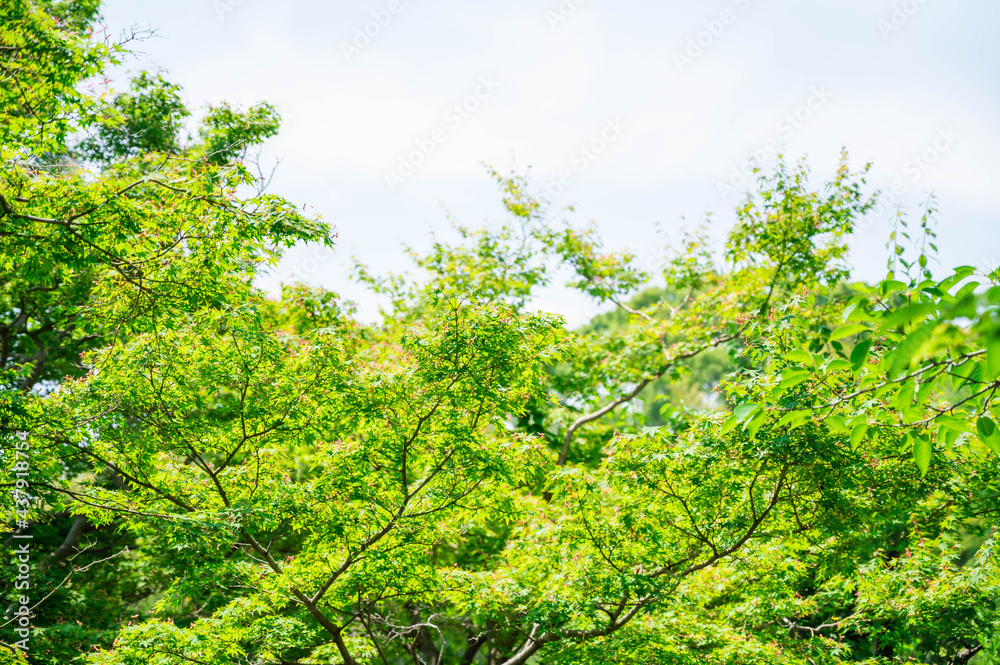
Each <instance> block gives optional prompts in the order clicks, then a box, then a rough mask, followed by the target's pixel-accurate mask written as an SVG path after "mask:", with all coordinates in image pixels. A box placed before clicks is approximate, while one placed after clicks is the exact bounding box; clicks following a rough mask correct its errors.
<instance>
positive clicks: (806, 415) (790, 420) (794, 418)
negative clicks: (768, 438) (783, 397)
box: [776, 409, 812, 429]
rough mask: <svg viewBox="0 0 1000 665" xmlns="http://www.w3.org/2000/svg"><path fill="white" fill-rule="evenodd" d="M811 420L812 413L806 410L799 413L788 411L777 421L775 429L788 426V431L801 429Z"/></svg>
mask: <svg viewBox="0 0 1000 665" xmlns="http://www.w3.org/2000/svg"><path fill="white" fill-rule="evenodd" d="M810 420H812V411H809V410H808V409H805V410H801V411H790V412H788V413H786V414H785V415H784V416H782V417H781V420H779V421H778V423H777V425H776V427H784V426H785V425H788V426H789V429H795V428H796V427H801V426H802V425H804V424H805V423H806V422H808V421H810Z"/></svg>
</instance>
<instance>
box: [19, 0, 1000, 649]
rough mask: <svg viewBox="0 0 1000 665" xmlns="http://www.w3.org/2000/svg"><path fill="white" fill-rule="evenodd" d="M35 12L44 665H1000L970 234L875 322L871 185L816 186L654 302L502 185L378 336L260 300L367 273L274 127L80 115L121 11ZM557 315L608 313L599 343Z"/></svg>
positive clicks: (686, 273)
mask: <svg viewBox="0 0 1000 665" xmlns="http://www.w3.org/2000/svg"><path fill="white" fill-rule="evenodd" d="M11 7H12V9H7V8H5V9H4V10H3V11H6V12H8V13H9V15H10V20H9V21H8V20H5V21H4V24H3V31H4V32H3V33H2V35H3V40H4V41H3V42H2V43H3V44H7V45H14V46H16V47H17V48H21V49H36V51H35V52H34V55H33V56H32V57H31V58H27V60H28V61H30V62H31V63H33V64H32V65H31V66H32V67H35V68H37V71H38V72H41V73H39V75H38V77H36V78H34V79H24V80H25V81H28V83H26V85H28V86H29V88H30V89H28V90H26V91H22V92H20V93H18V94H19V95H20V96H19V97H17V96H8V97H5V98H4V106H3V113H4V119H5V122H6V124H5V125H4V127H5V130H4V131H7V132H8V133H7V134H5V135H4V136H5V142H4V145H5V148H4V150H5V152H4V163H3V165H2V171H0V195H2V199H0V202H2V204H3V210H2V214H0V245H2V248H3V257H4V258H3V264H2V265H0V274H2V276H3V289H4V290H3V306H2V308H0V313H2V316H3V317H4V319H3V324H2V325H3V327H2V329H0V332H2V335H3V337H2V340H3V354H4V355H3V363H4V365H3V370H4V372H5V374H4V379H3V386H2V388H3V400H4V401H3V405H2V406H3V409H4V411H3V418H4V422H3V425H4V430H3V436H4V444H3V451H2V459H0V462H2V463H3V469H4V471H3V473H4V474H5V475H4V480H3V483H4V484H5V488H8V489H9V488H12V487H13V485H14V484H15V482H16V479H15V478H14V476H12V475H11V467H12V461H13V457H14V455H15V454H16V452H15V451H16V449H17V446H18V445H21V449H22V450H23V449H25V445H26V446H27V450H29V451H30V452H28V453H22V454H24V455H27V456H28V458H29V459H30V467H31V487H30V490H29V493H28V494H30V496H29V498H30V501H28V500H27V499H25V501H24V502H26V503H28V504H30V512H31V520H32V524H31V525H30V527H29V526H25V525H18V524H16V523H15V522H14V521H11V522H9V525H10V527H11V529H12V530H16V531H18V532H19V533H20V534H23V533H26V532H28V531H30V532H31V533H32V535H33V536H34V540H33V542H34V544H35V547H36V551H37V552H38V556H37V558H36V570H35V572H34V573H33V575H34V577H33V582H32V583H33V584H34V588H33V590H32V602H33V612H34V618H33V622H34V625H35V626H36V631H35V632H34V634H33V636H32V642H31V649H30V650H29V652H28V654H27V659H28V662H31V663H46V664H49V663H60V664H61V663H67V662H78V663H83V662H89V663H93V664H94V665H137V664H139V663H142V664H151V665H180V664H181V663H203V664H213V665H223V664H226V665H228V664H230V663H255V664H264V663H280V664H282V665H284V664H287V663H301V664H303V665H306V664H320V663H344V664H345V665H350V664H354V663H383V664H384V665H389V664H390V663H393V664H397V663H416V664H424V665H431V664H433V665H443V664H445V663H454V664H462V665H472V664H476V663H478V664H487V665H524V664H526V663H552V664H560V665H571V664H579V665H583V664H588V665H590V664H597V663H651V664H652V663H719V664H722V663H747V664H750V663H754V664H765V663H774V664H777V663H801V664H802V665H806V664H807V663H808V664H810V665H818V664H821V663H822V664H828V665H833V664H836V663H850V662H867V663H893V662H906V661H909V662H916V661H919V662H927V663H941V664H944V663H949V664H957V663H969V662H976V663H980V664H982V663H991V662H1000V661H998V659H1000V641H998V640H997V639H996V637H995V636H996V635H997V634H998V628H1000V615H998V614H997V605H996V603H997V599H998V586H1000V568H998V565H997V560H996V557H995V555H994V553H995V549H996V533H995V517H996V515H997V512H998V510H1000V504H998V498H1000V477H998V470H1000V466H998V465H997V455H998V454H1000V428H998V425H997V423H998V422H1000V404H998V403H997V401H996V398H995V395H996V392H997V390H998V389H1000V286H998V283H1000V272H993V273H991V274H982V273H981V272H980V271H977V270H976V269H974V268H971V267H959V268H957V269H954V270H949V271H943V272H941V273H940V274H937V275H935V274H934V273H933V271H932V269H931V266H932V264H933V263H934V250H935V248H934V243H933V241H934V236H933V213H934V210H933V205H932V204H929V205H928V209H927V214H926V215H925V216H924V217H923V219H922V220H921V221H920V224H919V227H918V228H919V232H917V231H916V230H914V231H913V232H912V233H911V231H910V228H909V227H908V226H907V225H906V220H905V219H900V220H899V222H898V224H897V228H896V230H895V232H894V235H893V236H892V238H890V248H891V249H890V272H889V274H888V275H887V276H886V278H885V279H884V280H882V281H881V282H879V283H877V284H873V285H871V284H863V283H855V282H852V281H851V279H850V273H849V265H848V263H847V245H846V242H847V239H848V237H849V235H850V234H851V232H852V231H853V230H854V227H855V224H856V223H857V222H858V220H860V219H861V218H862V216H864V215H865V213H866V212H868V211H869V209H870V207H871V205H872V199H871V198H869V197H867V195H866V193H865V192H866V191H867V190H866V187H865V182H864V175H865V172H866V170H862V171H861V172H852V171H851V170H850V169H849V167H848V162H847V159H846V156H845V157H844V159H843V160H842V162H841V164H840V166H839V168H838V170H837V172H836V174H835V175H834V177H833V179H832V180H831V182H829V183H827V184H826V186H825V187H824V188H823V189H820V190H817V189H815V188H814V187H812V186H811V184H810V177H809V173H808V172H807V170H806V169H805V167H804V166H796V167H789V166H787V165H785V164H784V163H782V164H780V165H779V166H778V167H777V169H776V170H775V171H774V172H772V173H767V174H762V175H761V179H760V181H759V183H758V184H759V187H758V191H757V192H756V193H755V194H752V195H751V196H749V197H748V199H747V200H746V202H745V203H744V204H743V205H741V206H740V207H739V208H738V209H737V222H736V224H735V225H734V226H733V227H732V228H731V229H729V230H728V233H727V240H726V242H725V244H724V246H723V247H722V248H721V251H720V252H716V251H714V248H713V247H712V246H711V244H710V243H708V242H707V241H706V240H705V236H704V234H700V233H696V234H693V235H690V236H687V237H685V238H684V239H683V240H682V242H681V243H680V245H679V246H677V247H675V248H674V249H673V254H672V258H671V259H670V260H669V261H667V262H665V264H664V265H663V266H662V267H661V269H659V270H657V271H655V274H651V271H648V270H642V269H640V268H639V267H638V266H637V265H636V262H635V260H634V257H632V256H631V255H630V254H628V253H614V252H609V251H607V250H606V249H605V248H604V247H603V245H602V242H601V239H600V238H599V236H598V234H597V233H596V231H595V230H594V229H593V228H583V229H581V228H577V227H575V226H573V225H572V224H569V223H568V222H566V221H565V220H564V219H563V218H562V216H561V215H558V214H556V215H554V216H553V215H551V214H550V213H551V211H548V210H546V209H545V206H544V205H543V204H542V203H541V202H540V201H539V200H538V199H536V198H535V197H533V196H532V194H531V183H530V181H529V180H528V179H527V178H526V177H523V176H517V175H515V176H507V175H503V174H500V173H497V172H495V171H491V172H490V173H491V175H492V176H493V177H494V178H495V179H496V181H497V183H498V185H499V187H500V190H501V196H502V198H503V201H504V204H505V206H506V210H507V212H508V213H509V216H508V218H506V219H504V220H501V221H499V222H495V223H493V224H492V225H490V226H487V227H485V228H482V229H471V228H466V227H461V226H459V227H457V228H456V233H455V234H454V235H455V241H454V242H446V241H438V242H436V243H435V244H434V245H432V247H431V249H430V251H429V252H428V253H426V254H423V255H420V254H416V253H414V254H413V259H414V268H415V272H414V273H413V274H398V275H375V274H372V272H371V271H370V270H368V269H367V268H365V267H364V266H358V269H357V271H356V274H357V278H358V279H359V281H360V282H361V283H363V284H366V285H368V286H370V287H371V288H372V289H373V290H374V291H375V292H377V293H379V294H382V295H383V296H386V306H385V309H384V311H383V312H382V315H381V316H380V317H379V319H378V320H377V321H374V322H365V321H361V320H358V319H357V318H356V317H355V316H354V313H353V309H352V307H351V305H350V303H346V302H344V301H342V300H341V299H340V298H338V297H337V296H336V294H333V293H330V292H327V291H324V290H321V289H312V288H309V287H306V286H304V285H286V286H285V288H284V290H283V293H282V295H281V297H280V298H276V299H270V298H268V297H266V296H265V295H264V294H263V293H261V292H260V291H259V290H257V289H256V288H255V287H254V285H253V280H254V279H255V277H256V276H257V275H259V274H260V271H262V270H266V269H267V267H268V266H269V265H273V264H274V262H275V261H277V260H278V258H279V257H280V249H281V248H282V247H285V246H289V245H292V244H294V243H297V242H304V241H305V242H308V241H314V242H322V243H327V244H330V243H331V242H332V232H331V230H330V228H329V227H328V226H326V225H325V224H324V223H322V222H321V221H319V220H315V219H311V218H307V217H304V216H303V215H301V214H300V213H299V212H298V210H299V208H298V207H297V206H294V205H292V204H291V203H289V202H287V201H285V200H284V199H282V198H280V197H278V196H276V195H273V194H270V193H268V192H266V191H265V189H264V187H263V185H262V183H261V182H260V178H259V174H258V176H255V175H253V174H252V173H251V170H250V167H251V166H252V164H249V163H248V160H247V154H248V153H247V148H248V147H249V146H253V145H256V144H258V143H259V142H260V141H262V140H264V139H266V138H267V137H269V136H272V135H273V134H274V133H275V132H276V131H277V129H278V118H277V114H276V113H275V112H274V109H272V108H271V107H269V106H267V105H266V104H261V105H258V106H255V107H252V108H251V109H249V110H247V111H245V112H244V111H240V110H239V109H236V108H233V107H230V106H227V105H225V104H220V105H218V106H215V107H213V108H211V109H209V110H208V112H207V114H206V116H205V117H204V118H203V119H202V120H201V122H200V124H199V126H198V128H197V129H196V131H194V132H193V133H192V134H191V135H190V136H187V135H183V134H184V124H183V122H182V120H183V119H184V118H185V117H187V115H188V113H189V111H188V109H186V108H185V107H184V106H183V104H181V102H180V92H179V88H177V86H176V85H174V84H172V83H170V82H169V80H168V79H167V78H165V76H164V75H150V74H139V75H137V76H136V78H135V79H134V80H133V83H132V84H131V85H130V88H129V89H128V90H127V91H125V92H122V93H119V94H115V95H108V96H106V97H105V98H96V97H88V96H86V95H81V94H80V93H78V91H77V85H78V84H79V83H80V82H81V81H83V80H84V79H86V78H87V77H89V76H92V75H94V74H96V73H98V72H99V71H100V68H101V66H102V65H101V63H104V64H108V63H110V60H109V59H108V58H110V54H111V53H112V52H114V51H115V49H114V48H113V47H109V46H107V45H103V44H101V43H98V42H95V41H94V40H93V39H92V37H90V36H88V34H87V32H86V26H87V25H88V21H91V20H93V19H94V16H95V10H91V11H89V13H88V12H83V13H81V14H79V15H76V14H74V15H73V16H69V15H64V14H60V13H59V12H60V11H62V12H65V10H64V9H60V7H62V5H58V6H56V5H53V6H48V5H41V4H39V5H35V4H29V3H21V4H17V3H14V4H13V5H11ZM81 7H82V5H81ZM81 11H83V10H82V9H81ZM55 43H58V44H60V45H61V48H62V49H63V51H59V52H58V54H56V55H59V54H62V55H59V57H61V58H62V60H57V59H56V55H54V54H53V53H54V52H50V51H49V50H46V49H51V48H52V47H51V46H50V44H55ZM5 48H6V47H5ZM12 53H13V54H15V55H11V54H12ZM94 54H97V55H96V56H95V55H94ZM24 56H25V53H24V52H22V51H17V50H14V51H11V50H10V49H9V48H8V49H7V50H3V51H0V57H3V58H6V60H3V62H4V63H6V64H4V67H16V66H26V65H18V64H17V62H19V61H18V60H17V58H21V57H24ZM35 56H37V57H35ZM94 57H97V58H98V60H95V61H92V60H91V59H92V58H94ZM11 58H14V59H13V60H11ZM100 58H104V60H100ZM11 63H14V64H11ZM73 63H76V64H73ZM95 63H96V64H95ZM50 66H51V67H55V68H56V70H58V71H59V72H61V78H55V79H50V78H46V77H45V76H44V75H42V74H43V73H44V72H45V71H48V70H47V69H46V67H50ZM73 67H76V69H73ZM5 71H7V70H5ZM42 98H44V99H46V100H48V101H46V104H50V105H52V106H51V108H45V109H41V110H39V111H38V112H32V113H29V112H27V111H26V110H25V109H26V108H28V107H29V106H30V107H31V108H34V106H31V105H32V104H34V102H32V101H31V100H34V99H42ZM26 100H27V101H26ZM56 117H58V118H63V120H60V122H61V123H62V124H59V125H57V128H59V129H58V131H57V132H56V133H54V134H53V133H51V131H50V130H49V129H47V128H46V127H45V124H46V122H48V120H47V119H48V118H56ZM54 126H55V125H54ZM40 137H41V138H40ZM8 145H10V146H13V147H11V148H10V149H9V150H8V148H7V146H8ZM553 285H557V286H563V287H564V288H567V289H576V290H578V291H580V292H582V293H583V294H585V295H587V296H589V297H591V298H593V299H594V300H595V301H596V302H599V303H602V304H604V305H605V306H606V307H607V308H608V309H609V311H607V312H606V313H604V314H602V315H600V316H599V317H596V318H595V319H594V320H593V321H592V322H591V323H590V324H588V325H586V326H584V327H582V328H580V329H578V330H570V329H568V328H567V327H566V326H565V324H564V322H563V321H562V320H561V319H560V318H559V317H556V316H552V315H549V314H545V313H540V312H537V311H534V306H533V303H534V302H536V301H535V297H536V296H537V295H538V292H539V289H541V288H543V287H547V286H553ZM612 308H613V309H612ZM18 432H20V433H21V435H22V436H23V437H24V441H25V442H26V444H25V445H22V444H21V443H16V442H20V441H21V437H19V436H18V435H17V433H18ZM24 496H25V495H24V494H23V493H22V494H19V493H17V492H13V493H5V494H4V495H3V499H2V500H0V501H2V502H3V505H4V508H5V509H7V510H9V511H11V512H13V508H15V507H16V502H17V500H18V499H19V498H20V499H24ZM11 517H13V515H11ZM5 565H11V556H10V555H8V557H7V561H6V562H5ZM11 569H13V568H11ZM50 592H51V593H50ZM3 593H4V600H5V603H7V604H9V603H11V601H13V599H14V597H15V596H14V590H13V589H12V588H11V586H10V585H9V584H7V582H6V581H5V586H4V588H3ZM46 594H49V595H46ZM3 640H4V648H0V654H2V655H0V658H6V659H8V660H10V661H11V662H18V660H19V659H21V658H22V656H23V654H17V653H15V650H14V649H13V648H12V646H11V645H12V643H13V640H10V639H9V637H8V636H7V635H4V637H3ZM15 659H17V660H15Z"/></svg>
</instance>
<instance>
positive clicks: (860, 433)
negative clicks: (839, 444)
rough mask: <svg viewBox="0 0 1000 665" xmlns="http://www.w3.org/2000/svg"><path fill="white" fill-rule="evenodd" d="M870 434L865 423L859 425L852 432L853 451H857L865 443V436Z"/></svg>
mask: <svg viewBox="0 0 1000 665" xmlns="http://www.w3.org/2000/svg"><path fill="white" fill-rule="evenodd" d="M867 433H868V425H866V424H865V423H858V424H857V425H855V426H854V429H852V430H851V450H857V449H858V446H860V445H861V442H862V441H864V438H865V435H866V434H867Z"/></svg>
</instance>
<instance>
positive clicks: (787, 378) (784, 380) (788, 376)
mask: <svg viewBox="0 0 1000 665" xmlns="http://www.w3.org/2000/svg"><path fill="white" fill-rule="evenodd" d="M809 376H810V375H809V372H807V371H805V370H803V369H797V370H785V371H784V372H782V373H781V382H780V383H778V385H777V387H776V388H775V389H774V390H773V391H772V393H771V394H772V395H773V396H774V398H775V399H777V398H778V397H780V396H781V394H782V393H784V392H785V391H786V390H788V389H789V388H792V387H793V386H797V385H799V384H800V383H802V382H803V381H806V380H808V379H809Z"/></svg>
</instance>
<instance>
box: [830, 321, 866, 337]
mask: <svg viewBox="0 0 1000 665" xmlns="http://www.w3.org/2000/svg"><path fill="white" fill-rule="evenodd" d="M866 330H868V327H867V326H863V325H861V324H860V323H848V324H847V325H844V326H840V327H839V328H837V329H836V330H834V331H833V332H832V333H830V341H831V342H832V341H833V340H835V339H843V338H845V337H850V336H851V335H857V334H858V333H861V332H864V331H866Z"/></svg>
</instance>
